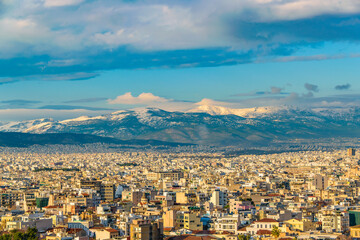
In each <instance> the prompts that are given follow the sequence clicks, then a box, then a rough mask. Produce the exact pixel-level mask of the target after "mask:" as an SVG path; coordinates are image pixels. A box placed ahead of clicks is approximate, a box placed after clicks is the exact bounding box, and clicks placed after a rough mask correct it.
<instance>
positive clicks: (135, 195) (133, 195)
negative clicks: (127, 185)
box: [122, 190, 143, 205]
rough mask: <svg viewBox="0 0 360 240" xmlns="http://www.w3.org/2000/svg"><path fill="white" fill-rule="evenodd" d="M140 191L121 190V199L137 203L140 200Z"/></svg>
mask: <svg viewBox="0 0 360 240" xmlns="http://www.w3.org/2000/svg"><path fill="white" fill-rule="evenodd" d="M142 195H143V194H142V192H140V191H132V190H130V191H127V190H125V191H123V192H122V200H125V201H130V202H132V203H133V205H138V203H140V202H141V197H142Z"/></svg>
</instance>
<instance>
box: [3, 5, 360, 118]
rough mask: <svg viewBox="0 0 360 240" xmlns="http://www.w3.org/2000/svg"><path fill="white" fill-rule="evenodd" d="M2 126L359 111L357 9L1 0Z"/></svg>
mask: <svg viewBox="0 0 360 240" xmlns="http://www.w3.org/2000/svg"><path fill="white" fill-rule="evenodd" d="M0 32H1V34H0V121H1V120H3V121H8V120H22V119H33V118H39V117H53V118H56V119H63V118H68V117H76V116H79V115H97V114H103V113H107V112H111V111H116V110H119V109H129V108H134V107H160V108H163V109H166V110H178V111H186V110H189V109H193V108H196V107H197V106H199V105H201V104H207V105H219V106H226V107H231V108H247V107H256V106H269V105H284V104H287V105H299V106H307V107H308V106H310V107H332V108H334V107H337V108H338V107H352V106H358V105H359V102H360V95H359V90H360V83H359V81H358V74H357V71H358V68H359V67H358V66H360V46H359V40H360V2H359V1H357V0H343V1H338V0H313V1H310V0H193V1H187V0H185V1H184V0H182V1H180V0H179V1H176V0H175V1H165V0H152V1H148V0H139V1H136V0H135V1H129V0H127V1H121V0H107V1H99V0H26V1H24V0H23V1H20V0H0Z"/></svg>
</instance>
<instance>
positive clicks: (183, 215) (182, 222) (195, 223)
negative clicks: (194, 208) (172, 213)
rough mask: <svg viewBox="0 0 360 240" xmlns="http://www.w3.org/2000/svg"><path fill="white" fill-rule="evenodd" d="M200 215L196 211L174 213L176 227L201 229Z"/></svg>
mask: <svg viewBox="0 0 360 240" xmlns="http://www.w3.org/2000/svg"><path fill="white" fill-rule="evenodd" d="M200 220H201V217H200V215H199V214H197V213H192V212H177V213H176V227H177V228H179V229H181V228H184V229H189V230H203V225H202V222H201V221H200Z"/></svg>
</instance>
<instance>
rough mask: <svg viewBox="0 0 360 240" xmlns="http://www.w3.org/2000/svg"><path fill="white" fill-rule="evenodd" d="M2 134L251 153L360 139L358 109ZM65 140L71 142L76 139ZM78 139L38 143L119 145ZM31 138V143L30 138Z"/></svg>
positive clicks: (155, 114) (82, 121)
mask: <svg viewBox="0 0 360 240" xmlns="http://www.w3.org/2000/svg"><path fill="white" fill-rule="evenodd" d="M0 131H3V132H23V133H46V134H49V133H77V134H90V135H96V136H101V137H112V138H116V139H122V140H126V141H135V140H136V141H142V140H147V141H150V142H147V143H151V141H152V144H157V142H155V141H164V142H175V143H179V142H180V143H188V144H198V145H214V146H228V145H232V146H242V147H251V146H266V145H268V144H271V143H274V142H278V141H281V142H286V141H290V140H296V139H327V138H328V139H331V138H338V137H350V138H356V137H359V136H360V108H356V107H353V108H340V109H332V108H317V109H301V108H297V107H289V106H282V107H261V108H248V109H229V108H224V107H214V106H200V107H199V108H197V109H193V110H191V111H189V112H169V111H164V110H161V109H156V108H146V109H136V110H124V111H118V112H114V113H111V114H107V115H101V116H95V117H87V116H83V117H79V118H75V119H67V120H62V121H54V120H52V119H37V120H31V121H20V122H7V123H2V124H0ZM50 136H54V137H50ZM56 136H58V138H57V137H56ZM66 136H73V137H74V139H69V138H68V137H66ZM75 136H77V135H49V136H44V137H43V138H44V139H42V140H41V138H42V137H37V141H40V142H41V143H46V141H49V142H52V141H54V142H72V141H73V142H74V143H76V142H91V141H93V142H94V141H95V142H96V141H105V140H106V141H115V140H110V139H109V138H106V139H102V138H97V137H95V136H78V137H75ZM29 138H30V139H29V141H30V140H31V137H29ZM53 138H55V139H53ZM133 143H135V142H133ZM139 144H140V142H139Z"/></svg>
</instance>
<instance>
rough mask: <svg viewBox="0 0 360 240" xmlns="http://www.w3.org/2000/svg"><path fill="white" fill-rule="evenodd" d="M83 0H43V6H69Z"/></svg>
mask: <svg viewBox="0 0 360 240" xmlns="http://www.w3.org/2000/svg"><path fill="white" fill-rule="evenodd" d="M83 1H84V0H45V2H44V6H45V7H62V6H71V5H78V4H80V3H82V2H83Z"/></svg>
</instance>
